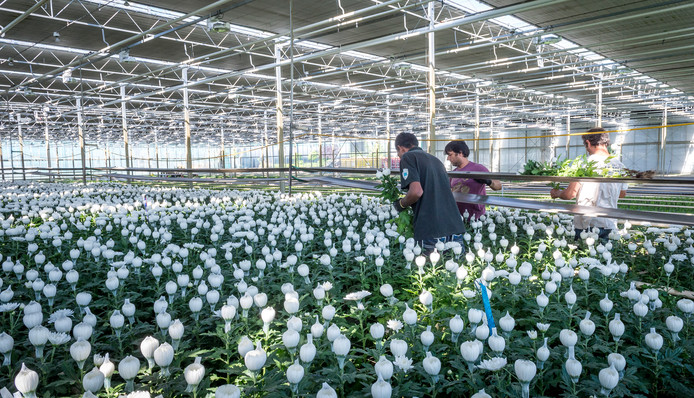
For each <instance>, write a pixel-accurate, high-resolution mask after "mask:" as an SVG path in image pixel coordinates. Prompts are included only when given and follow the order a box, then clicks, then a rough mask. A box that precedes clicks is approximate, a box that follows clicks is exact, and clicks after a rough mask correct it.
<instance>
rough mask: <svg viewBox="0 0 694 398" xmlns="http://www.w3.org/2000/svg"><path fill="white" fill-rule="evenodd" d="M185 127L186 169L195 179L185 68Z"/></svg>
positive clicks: (190, 185)
mask: <svg viewBox="0 0 694 398" xmlns="http://www.w3.org/2000/svg"><path fill="white" fill-rule="evenodd" d="M181 71H182V72H183V84H184V86H183V126H184V129H185V133H186V168H187V169H188V178H193V172H192V171H190V169H192V168H193V152H192V148H191V147H190V109H189V108H188V68H183V69H182V70H181ZM188 186H189V187H191V188H192V187H193V183H192V182H190V183H188Z"/></svg>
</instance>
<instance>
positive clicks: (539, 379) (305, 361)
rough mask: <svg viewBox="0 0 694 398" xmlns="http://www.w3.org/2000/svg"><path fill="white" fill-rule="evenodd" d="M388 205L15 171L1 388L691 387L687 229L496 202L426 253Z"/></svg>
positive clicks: (618, 392)
mask: <svg viewBox="0 0 694 398" xmlns="http://www.w3.org/2000/svg"><path fill="white" fill-rule="evenodd" d="M392 216H393V214H392V213H391V208H390V206H389V205H388V204H384V203H383V202H382V201H381V200H380V199H379V198H376V197H373V196H364V195H356V194H352V195H341V196H338V195H320V194H301V195H295V196H293V197H286V196H282V195H280V194H272V193H267V192H257V191H245V192H237V191H224V190H222V191H212V190H203V189H196V190H185V189H169V188H157V187H142V186H129V185H121V184H90V185H88V186H86V187H83V186H77V185H64V184H32V185H10V184H5V185H3V186H1V187H0V255H1V258H0V263H1V264H2V273H1V274H0V276H1V279H0V291H1V292H0V354H2V356H4V362H3V363H2V366H1V367H0V388H3V387H4V388H6V389H3V390H2V391H0V396H2V397H3V398H5V397H8V396H12V394H15V395H19V396H22V395H23V396H24V397H33V396H39V397H58V396H72V397H79V396H86V397H93V396H99V397H116V396H118V395H121V394H126V393H131V394H132V395H133V396H148V394H151V396H157V395H162V396H164V397H179V396H192V397H205V396H216V397H220V398H221V397H239V396H242V397H281V396H306V397H309V396H310V397H314V396H317V397H319V398H322V397H348V396H349V397H359V396H374V397H377V398H380V397H391V396H393V397H396V396H407V397H410V396H416V397H432V396H436V395H438V396H442V397H443V396H462V397H470V396H474V397H487V396H493V397H507V396H526V397H527V396H553V397H556V396H562V397H569V396H590V395H596V396H600V395H609V396H628V397H633V396H679V397H691V396H694V381H693V380H694V377H693V376H694V360H693V359H692V355H693V354H694V344H693V342H694V338H693V337H694V336H692V330H691V329H692V327H691V323H692V320H691V315H692V313H693V312H694V301H692V300H690V299H689V298H686V297H683V296H679V295H676V293H678V292H681V291H688V290H694V288H693V285H694V282H693V280H692V270H693V268H692V266H693V263H694V248H693V247H692V244H693V243H694V240H693V239H692V237H691V236H690V235H691V232H692V231H691V230H689V229H684V228H674V227H673V228H667V229H664V228H653V227H651V228H647V227H639V228H631V226H629V225H626V226H625V229H623V230H621V231H619V232H618V233H617V232H615V233H613V235H612V236H611V237H610V242H609V243H606V244H604V245H603V244H601V243H600V242H598V241H597V235H594V234H592V233H588V234H583V236H581V237H579V239H578V241H574V236H573V228H572V226H571V217H570V216H561V215H560V216H557V215H548V214H539V213H528V212H522V211H517V210H512V209H500V210H498V211H488V213H487V217H485V218H484V219H483V220H480V221H476V222H472V223H471V224H470V225H468V234H466V236H465V238H466V241H467V246H468V247H467V249H468V250H467V252H466V253H465V252H462V250H461V248H460V247H459V246H458V247H451V248H448V247H440V248H439V249H441V250H443V249H450V250H447V251H445V252H444V253H443V254H439V253H438V252H435V253H434V254H433V255H431V256H429V257H426V258H425V257H423V256H421V255H420V250H419V247H417V246H415V245H414V242H412V241H411V240H406V239H404V238H403V237H400V236H399V235H398V233H397V232H396V231H397V229H396V228H395V226H394V225H392V224H389V223H388V220H390V219H391V218H392ZM476 281H477V283H476ZM637 282H638V283H637ZM480 285H485V286H486V288H485V289H484V290H486V291H487V294H488V295H489V296H490V299H489V304H490V305H489V307H490V309H491V315H492V316H491V317H490V316H489V315H488V312H487V311H485V306H484V305H483V298H482V294H481V290H480V288H479V286H480ZM668 292H671V293H673V294H670V293H668ZM492 318H493V319H492ZM133 391H134V392H133Z"/></svg>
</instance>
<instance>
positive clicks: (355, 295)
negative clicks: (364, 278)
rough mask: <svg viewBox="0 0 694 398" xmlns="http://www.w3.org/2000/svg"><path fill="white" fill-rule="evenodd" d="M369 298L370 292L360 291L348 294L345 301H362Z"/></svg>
mask: <svg viewBox="0 0 694 398" xmlns="http://www.w3.org/2000/svg"><path fill="white" fill-rule="evenodd" d="M369 296H371V292H368V291H366V290H362V291H359V292H354V293H350V294H348V295H346V296H345V300H351V301H359V300H363V299H364V298H366V297H369Z"/></svg>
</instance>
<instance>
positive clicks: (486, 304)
mask: <svg viewBox="0 0 694 398" xmlns="http://www.w3.org/2000/svg"><path fill="white" fill-rule="evenodd" d="M478 285H479V287H480V290H481V291H482V304H484V312H486V313H487V325H488V326H489V330H494V329H496V325H494V316H493V315H492V306H491V305H490V304H489V296H488V295H487V287H486V286H484V284H483V283H478Z"/></svg>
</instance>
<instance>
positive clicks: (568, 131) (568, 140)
mask: <svg viewBox="0 0 694 398" xmlns="http://www.w3.org/2000/svg"><path fill="white" fill-rule="evenodd" d="M566 134H571V112H566ZM570 143H571V136H570V135H567V136H566V158H567V159H568V158H569V144H570Z"/></svg>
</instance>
